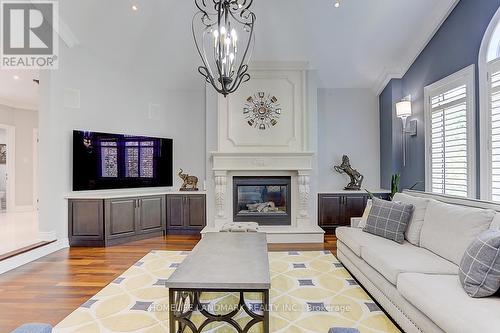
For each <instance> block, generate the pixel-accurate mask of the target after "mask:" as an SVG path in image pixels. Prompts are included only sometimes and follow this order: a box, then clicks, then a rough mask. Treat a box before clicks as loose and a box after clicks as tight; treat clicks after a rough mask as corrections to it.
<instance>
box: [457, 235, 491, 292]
mask: <svg viewBox="0 0 500 333" xmlns="http://www.w3.org/2000/svg"><path fill="white" fill-rule="evenodd" d="M458 277H459V278H460V283H461V284H462V287H463V288H464V290H465V292H466V293H467V294H468V295H469V296H471V297H477V298H480V297H488V296H491V295H493V294H495V293H496V292H497V291H498V289H500V230H493V229H488V230H486V231H485V232H483V233H482V234H480V235H479V236H477V238H476V239H475V240H474V241H473V242H472V244H471V245H469V247H468V248H467V250H466V251H465V254H464V257H463V258H462V262H461V263H460V269H459V272H458Z"/></svg>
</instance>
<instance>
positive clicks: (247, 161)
mask: <svg viewBox="0 0 500 333" xmlns="http://www.w3.org/2000/svg"><path fill="white" fill-rule="evenodd" d="M314 155H315V154H314V153H313V152H299V153H291V152H290V153H288V152H287V153H221V152H213V153H212V158H213V170H214V171H303V172H307V171H310V170H312V161H313V157H314Z"/></svg>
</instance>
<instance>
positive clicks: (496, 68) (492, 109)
mask: <svg viewBox="0 0 500 333" xmlns="http://www.w3.org/2000/svg"><path fill="white" fill-rule="evenodd" d="M487 67H488V75H487V81H488V86H487V98H488V104H487V105H488V108H487V113H486V115H485V117H486V128H485V126H481V127H482V128H481V131H482V132H483V134H486V136H487V138H486V147H487V149H485V151H486V161H484V160H483V163H485V164H486V165H485V167H486V170H487V172H486V173H485V174H484V176H483V177H484V179H482V184H483V187H484V188H483V189H482V191H483V197H484V196H485V198H484V199H487V200H492V201H496V202H500V59H497V60H494V61H491V62H489V63H488V64H487ZM484 194H486V195H484Z"/></svg>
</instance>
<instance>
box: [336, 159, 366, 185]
mask: <svg viewBox="0 0 500 333" xmlns="http://www.w3.org/2000/svg"><path fill="white" fill-rule="evenodd" d="M333 169H334V170H335V171H337V172H338V173H340V174H344V173H345V174H347V175H348V176H349V177H350V178H351V182H350V183H349V184H347V186H346V187H345V188H344V190H348V191H349V190H351V191H353V190H354V191H359V190H361V184H362V183H363V179H364V178H365V177H364V176H363V175H362V174H361V173H359V171H358V170H356V169H353V168H352V166H351V162H350V160H349V157H348V156H347V155H344V156H342V164H341V165H338V166H334V167H333Z"/></svg>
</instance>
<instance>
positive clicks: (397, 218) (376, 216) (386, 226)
mask: <svg viewBox="0 0 500 333" xmlns="http://www.w3.org/2000/svg"><path fill="white" fill-rule="evenodd" d="M412 213H413V205H406V204H401V203H398V202H391V201H385V200H381V199H378V198H373V199H372V208H371V210H370V214H368V219H367V220H366V226H365V227H364V228H363V231H366V232H369V233H371V234H374V235H377V236H380V237H384V238H387V239H390V240H393V241H395V242H398V243H402V242H403V241H404V239H405V236H404V233H405V231H406V228H407V227H408V222H410V219H411V216H412Z"/></svg>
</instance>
